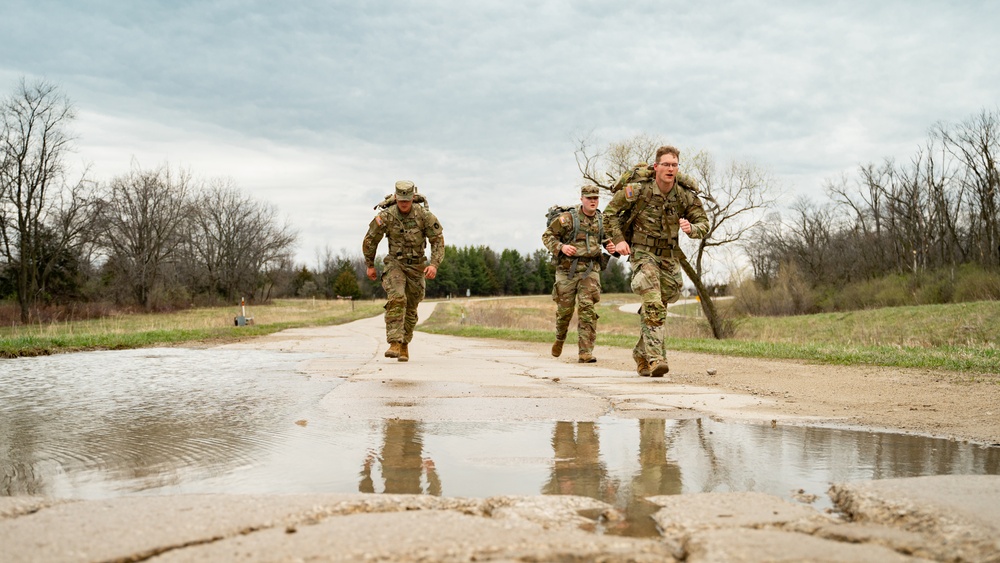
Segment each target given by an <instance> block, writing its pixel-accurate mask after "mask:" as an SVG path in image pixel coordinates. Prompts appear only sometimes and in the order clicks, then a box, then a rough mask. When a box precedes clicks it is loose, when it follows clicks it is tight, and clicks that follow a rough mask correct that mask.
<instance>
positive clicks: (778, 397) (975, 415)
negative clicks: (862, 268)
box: [497, 342, 1000, 444]
mask: <svg viewBox="0 0 1000 563" xmlns="http://www.w3.org/2000/svg"><path fill="white" fill-rule="evenodd" d="M497 345H498V346H503V347H509V348H515V349H519V350H524V351H529V352H533V353H536V354H539V355H548V353H549V347H550V346H549V345H548V344H533V343H520V342H519V343H513V342H504V343H503V344H499V343H498V344H497ZM595 355H596V356H597V358H598V364H597V365H599V366H601V367H604V368H608V369H613V370H622V371H629V372H631V373H632V374H635V371H634V370H635V363H634V362H633V360H632V354H631V350H626V349H620V348H609V347H601V346H599V347H598V348H597V350H595ZM575 359H576V354H575V350H574V349H573V347H572V346H571V345H567V347H566V351H565V352H564V357H563V358H561V359H559V360H555V359H554V360H553V361H559V362H569V361H573V360H575ZM668 359H669V361H670V374H669V375H668V376H667V379H668V380H670V381H671V382H672V383H676V384H687V385H695V386H705V387H717V388H719V389H720V390H721V391H726V392H730V393H741V394H748V395H752V396H755V397H761V398H767V399H771V400H772V401H768V402H767V404H766V405H761V406H745V407H742V408H741V409H740V410H741V411H743V412H744V413H745V414H746V415H748V416H749V415H753V414H755V413H757V414H764V413H769V412H778V413H780V414H783V415H785V416H787V417H793V418H794V417H819V418H821V419H825V420H828V421H830V422H833V423H837V424H846V425H850V426H852V427H862V428H871V429H890V430H899V431H904V432H907V433H913V434H923V435H931V436H939V437H944V438H954V439H959V440H969V441H974V442H982V443H988V444H998V443H1000V378H996V377H993V378H985V377H982V376H970V375H964V374H961V373H955V372H942V371H929V370H916V369H899V368H883V367H868V366H863V367H845V366H828V365H819V364H810V363H804V362H800V361H791V360H760V359H752V358H737V357H729V356H715V355H708V354H695V353H686V352H673V353H671V354H670V355H669V358H668ZM709 370H714V371H715V375H709V374H708V372H709ZM635 377H636V378H637V379H639V377H638V376H637V375H636V376H635Z"/></svg>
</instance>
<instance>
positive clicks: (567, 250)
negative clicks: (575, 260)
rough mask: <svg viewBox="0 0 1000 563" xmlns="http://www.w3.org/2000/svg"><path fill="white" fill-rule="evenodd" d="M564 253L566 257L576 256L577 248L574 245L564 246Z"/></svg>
mask: <svg viewBox="0 0 1000 563" xmlns="http://www.w3.org/2000/svg"><path fill="white" fill-rule="evenodd" d="M562 253H563V254H565V255H566V256H576V247H575V246H573V245H572V244H564V245H562Z"/></svg>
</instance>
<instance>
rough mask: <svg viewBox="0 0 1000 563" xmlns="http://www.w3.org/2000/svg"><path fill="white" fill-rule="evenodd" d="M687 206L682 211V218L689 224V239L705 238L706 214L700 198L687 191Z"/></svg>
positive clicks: (707, 225) (706, 229)
mask: <svg viewBox="0 0 1000 563" xmlns="http://www.w3.org/2000/svg"><path fill="white" fill-rule="evenodd" d="M687 195H688V196H689V199H688V206H687V208H686V209H685V210H684V218H685V219H687V220H688V221H690V222H691V232H690V233H689V234H688V236H689V237H691V238H705V235H706V234H708V228H709V223H708V214H707V213H705V206H704V205H702V203H701V198H700V197H698V194H697V193H695V192H691V191H688V193H687Z"/></svg>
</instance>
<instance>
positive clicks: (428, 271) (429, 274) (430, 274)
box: [424, 266, 438, 280]
mask: <svg viewBox="0 0 1000 563" xmlns="http://www.w3.org/2000/svg"><path fill="white" fill-rule="evenodd" d="M437 275H438V269H437V268H436V267H434V266H427V267H426V268H424V277H425V278H427V279H429V280H432V279H434V277H435V276H437Z"/></svg>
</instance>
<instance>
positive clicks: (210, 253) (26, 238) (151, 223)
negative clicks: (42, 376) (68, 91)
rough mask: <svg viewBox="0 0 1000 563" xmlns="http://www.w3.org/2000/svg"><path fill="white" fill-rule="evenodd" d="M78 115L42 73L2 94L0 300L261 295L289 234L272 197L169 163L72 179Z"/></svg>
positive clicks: (29, 308)
mask: <svg viewBox="0 0 1000 563" xmlns="http://www.w3.org/2000/svg"><path fill="white" fill-rule="evenodd" d="M74 118H75V111H74V109H73V106H72V104H71V103H70V101H69V99H68V98H67V97H66V96H65V95H63V94H62V93H61V92H60V91H59V90H58V88H56V87H55V86H54V85H52V84H49V83H47V82H44V81H39V82H35V83H30V84H29V83H27V82H26V81H25V80H23V79H22V80H21V81H20V83H19V84H18V86H17V87H16V89H15V91H14V92H13V93H12V94H11V95H9V96H7V97H6V98H4V99H3V100H2V102H0V126H2V130H0V143H2V144H0V298H4V299H14V300H16V302H17V306H18V310H19V318H20V321H21V322H25V323H26V322H29V321H31V320H32V316H33V313H34V314H35V315H36V316H37V314H38V313H39V312H40V311H41V310H42V309H43V308H44V307H45V306H47V305H50V304H59V303H62V304H65V303H68V302H76V303H78V302H94V301H105V300H110V301H113V302H116V303H128V304H132V305H134V306H138V307H141V308H143V309H145V310H152V309H156V308H157V307H160V306H164V305H168V304H177V303H183V304H185V305H188V304H191V303H195V302H198V301H203V300H208V301H212V300H215V299H225V300H228V301H230V302H232V301H233V300H235V299H238V297H239V296H248V297H258V298H260V297H266V296H267V293H268V292H269V291H270V289H271V287H273V285H274V280H273V279H271V275H272V274H273V273H274V272H276V271H278V270H281V269H283V268H289V266H288V265H289V264H290V260H291V250H292V248H293V245H294V243H295V239H296V233H295V231H294V230H293V229H292V228H291V227H290V226H289V225H287V224H285V223H282V222H280V221H279V220H278V217H277V211H276V209H275V208H274V207H273V206H271V205H269V204H267V203H264V202H260V201H257V200H254V199H253V198H251V197H249V196H247V195H245V194H244V193H242V192H241V190H240V189H239V187H238V186H237V185H236V184H235V183H234V182H233V181H232V180H229V179H214V180H210V181H208V182H199V181H195V180H194V179H193V178H192V176H191V174H190V173H187V172H185V171H183V170H172V169H171V168H170V167H169V166H168V165H167V164H163V165H160V166H156V167H153V168H143V167H142V166H140V165H139V163H137V162H134V161H133V163H132V165H131V167H130V169H129V170H127V171H124V172H122V173H121V174H118V175H116V176H115V177H113V178H112V179H111V180H110V181H107V182H95V181H92V180H90V179H89V178H88V171H86V170H85V171H84V172H83V173H81V174H80V175H79V176H78V177H72V178H71V177H70V176H69V169H68V167H67V164H66V159H67V155H68V153H69V151H70V150H71V148H72V141H73V136H72V134H71V133H70V129H69V125H70V123H71V122H72V120H73V119H74Z"/></svg>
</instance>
